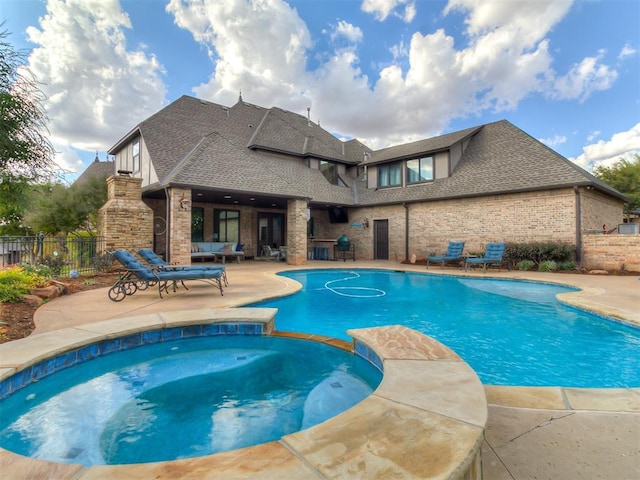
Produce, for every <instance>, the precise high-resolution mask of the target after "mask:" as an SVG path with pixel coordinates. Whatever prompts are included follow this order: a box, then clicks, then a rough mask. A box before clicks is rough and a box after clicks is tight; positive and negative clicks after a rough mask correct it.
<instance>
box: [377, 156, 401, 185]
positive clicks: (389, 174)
mask: <svg viewBox="0 0 640 480" xmlns="http://www.w3.org/2000/svg"><path fill="white" fill-rule="evenodd" d="M398 185H402V164H401V163H400V162H396V163H389V164H387V165H380V166H378V186H379V187H396V186H398Z"/></svg>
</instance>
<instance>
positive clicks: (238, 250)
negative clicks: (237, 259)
mask: <svg viewBox="0 0 640 480" xmlns="http://www.w3.org/2000/svg"><path fill="white" fill-rule="evenodd" d="M243 248H244V243H239V244H238V245H237V246H236V252H241V251H242V249H243Z"/></svg>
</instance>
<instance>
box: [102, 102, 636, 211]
mask: <svg viewBox="0 0 640 480" xmlns="http://www.w3.org/2000/svg"><path fill="white" fill-rule="evenodd" d="M136 135H141V136H142V137H143V138H144V141H145V145H146V147H147V149H148V152H149V155H150V157H151V159H152V160H153V168H154V169H155V172H156V174H157V176H158V179H159V181H158V183H157V184H155V185H151V186H147V187H145V190H146V191H152V190H157V189H161V188H163V187H166V186H170V185H175V186H186V187H193V188H198V187H199V188H204V189H225V190H229V191H237V192H246V193H251V192H254V193H263V194H267V195H272V196H278V197H291V198H309V199H310V200H311V201H313V202H318V203H326V204H342V205H347V206H348V205H375V204H381V205H382V204H389V203H401V202H418V201H431V200H441V199H448V198H462V197H474V196H482V195H491V194H502V193H513V192H521V191H530V190H545V189H554V188H566V187H570V186H586V185H593V186H595V187H596V188H597V189H599V190H601V191H603V192H605V193H607V194H609V195H612V196H614V197H617V198H620V199H623V200H626V198H625V197H624V196H623V195H622V194H621V193H620V192H618V191H616V190H615V189H613V188H611V187H609V186H608V185H606V184H605V183H603V182H601V181H600V180H598V179H597V178H595V177H594V176H593V175H591V174H589V173H588V172H586V171H585V170H583V169H581V168H580V167H578V166H577V165H575V164H573V163H572V162H570V161H569V160H567V159H566V158H564V157H562V156H561V155H559V154H558V153H556V152H555V151H553V150H551V149H550V148H548V147H547V146H545V145H544V144H542V143H541V142H539V141H538V140H536V139H534V138H532V137H531V136H529V135H528V134H526V133H525V132H523V131H522V130H520V129H518V128H517V127H515V126H514V125H512V124H511V123H509V122H508V121H506V120H501V121H498V122H495V123H490V124H486V125H480V126H477V127H472V128H467V129H464V130H460V131H458V132H452V133H448V134H445V135H440V136H438V137H433V138H428V139H424V140H419V141H417V142H411V143H407V144H404V145H398V146H394V147H389V148H384V149H381V150H377V151H373V150H371V149H369V148H368V147H366V146H365V145H364V144H362V143H361V142H359V141H358V140H349V141H341V140H340V139H338V138H336V137H335V136H333V135H332V134H330V133H329V132H327V131H326V130H324V129H323V128H321V127H320V126H319V125H317V124H314V123H312V122H310V121H309V120H308V119H307V118H305V117H304V116H302V115H298V114H295V113H292V112H288V111H286V110H282V109H280V108H275V107H274V108H270V109H265V108H262V107H259V106H256V105H252V104H249V103H246V102H244V101H242V99H240V100H239V101H238V102H237V103H236V104H235V105H234V106H232V107H225V106H222V105H218V104H215V103H211V102H207V101H204V100H199V99H197V98H194V97H189V96H183V97H180V98H179V99H178V100H176V101H175V102H173V103H171V104H169V105H168V106H167V107H165V108H163V109H162V110H160V111H159V112H157V113H156V114H154V115H152V116H151V117H149V118H148V119H146V120H144V121H143V122H142V123H140V124H139V125H138V126H137V127H136V128H134V129H133V130H131V131H130V132H129V133H128V134H127V135H126V136H125V137H123V139H121V140H120V141H119V142H118V143H117V144H116V145H115V146H114V147H112V148H111V149H110V150H109V152H108V153H110V154H113V153H116V152H117V151H118V150H119V149H120V148H121V147H122V146H124V145H126V144H127V143H128V142H129V141H130V140H131V139H132V138H133V137H135V136H136ZM462 141H466V142H465V143H466V148H465V150H464V152H463V153H462V156H461V158H460V160H459V161H458V162H457V164H456V167H455V169H454V171H453V172H452V174H451V176H450V177H447V178H441V179H437V180H435V181H433V182H428V183H423V184H416V185H410V186H406V187H397V188H383V189H368V188H366V184H365V182H361V181H355V180H352V179H351V178H350V176H347V178H345V177H344V176H342V177H341V178H342V179H343V180H344V181H345V182H346V183H347V187H344V186H337V185H331V184H330V183H329V182H327V180H326V179H325V178H324V176H323V175H322V173H321V172H320V171H319V170H317V169H312V168H309V167H308V165H307V163H306V162H305V161H304V159H305V158H309V157H312V158H319V159H327V160H331V161H336V162H339V163H343V164H346V165H351V166H356V165H376V164H379V163H382V162H390V161H395V160H403V159H407V158H411V157H414V156H416V155H422V154H429V153H435V152H438V151H445V150H447V149H449V148H450V147H452V146H453V145H455V144H458V143H460V142H462ZM365 152H366V153H367V154H368V158H367V156H366V155H364V153H365Z"/></svg>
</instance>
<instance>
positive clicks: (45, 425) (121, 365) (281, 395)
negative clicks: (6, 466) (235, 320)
mask: <svg viewBox="0 0 640 480" xmlns="http://www.w3.org/2000/svg"><path fill="white" fill-rule="evenodd" d="M301 367H302V368H301ZM381 378H382V374H381V373H380V372H379V371H378V370H377V369H376V368H374V367H373V366H372V365H371V364H369V363H368V362H366V361H365V360H363V359H362V358H360V357H357V356H355V355H352V354H350V353H348V352H345V351H342V350H339V349H336V348H333V347H330V346H327V345H323V344H320V343H317V342H310V341H304V340H294V339H285V338H273V337H263V336H256V335H254V336H241V335H234V336H228V335H220V336H211V337H204V338H202V337H201V338H189V339H184V340H177V341H170V342H166V343H157V344H153V345H146V346H143V347H138V348H132V349H129V350H124V351H120V352H117V353H112V354H109V355H105V356H102V357H99V358H97V359H94V360H91V361H87V362H83V363H80V364H78V365H76V366H74V367H72V368H68V369H66V370H62V371H60V372H57V373H54V374H52V375H50V376H47V377H45V378H44V379H42V380H40V381H38V382H35V383H31V384H29V385H28V386H26V387H24V388H22V389H20V390H18V391H17V392H15V393H13V394H12V395H9V396H8V397H6V398H5V399H4V400H2V401H1V402H0V412H1V413H2V414H1V415H0V446H1V447H2V448H4V449H6V450H9V451H12V452H15V453H18V454H22V455H26V456H29V457H33V458H39V459H45V460H51V461H57V462H70V463H79V464H83V465H87V466H90V465H100V464H130V463H144V462H153V461H161V460H174V459H179V458H188V457H195V456H201V455H207V454H211V453H216V452H221V451H226V450H233V449H237V448H241V447H246V446H249V445H255V444H258V443H263V442H267V441H272V440H276V439H279V438H281V437H282V436H283V435H285V434H288V433H292V432H295V431H298V430H300V429H303V428H307V427H310V426H312V425H315V424H317V423H320V422H322V421H324V420H326V419H328V418H330V417H332V416H335V415H337V414H338V413H340V412H342V411H344V410H346V409H348V408H350V407H351V406H353V405H355V404H356V403H358V402H359V401H361V400H362V399H364V398H365V397H366V396H368V395H369V394H370V393H371V392H372V391H373V390H374V389H375V388H376V387H377V385H378V383H379V382H380V380H381Z"/></svg>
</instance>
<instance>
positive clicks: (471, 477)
mask: <svg viewBox="0 0 640 480" xmlns="http://www.w3.org/2000/svg"><path fill="white" fill-rule="evenodd" d="M275 314H276V309H272V308H253V309H252V308H243V309H233V308H231V309H218V308H216V309H201V310H190V311H174V312H166V313H155V314H147V315H140V316H131V317H124V318H119V319H115V320H109V321H103V322H96V323H91V324H86V325H80V326H77V327H69V328H65V329H61V330H57V331H53V332H49V333H43V334H40V335H35V336H32V337H27V338H24V339H21V340H17V341H15V342H9V343H6V344H2V345H0V381H2V380H6V379H7V378H10V377H12V376H13V375H14V374H15V373H17V372H19V371H23V370H25V369H27V368H29V367H31V366H33V365H36V364H38V363H39V362H42V361H43V360H45V359H48V358H51V357H56V356H58V355H60V354H63V353H65V352H68V351H70V350H76V349H79V348H82V347H83V346H86V345H88V344H92V343H96V342H103V341H108V340H110V339H114V338H119V337H122V336H127V335H134V334H137V333H141V332H145V331H149V330H157V329H170V328H176V327H187V326H190V325H209V324H215V323H226V324H230V323H237V324H239V325H242V324H243V323H251V324H255V323H261V324H262V329H261V330H262V332H263V334H273V335H279V336H288V337H293V338H304V339H307V340H313V341H319V342H323V343H327V344H331V345H333V346H336V347H339V348H343V349H346V350H350V351H354V352H355V353H356V354H358V355H361V356H363V357H365V358H368V359H369V360H370V361H371V362H372V363H374V364H378V365H380V364H381V365H382V366H383V369H384V375H383V379H382V382H381V383H380V385H379V386H378V388H377V389H376V390H375V391H374V392H373V393H372V394H371V395H370V396H369V397H367V398H366V399H365V400H363V401H362V402H360V403H358V404H357V405H355V406H354V407H352V408H351V409H349V410H347V411H345V412H343V413H342V414H340V415H338V416H336V417H333V418H331V419H329V420H327V421H326V422H323V423H321V424H319V425H316V426H314V427H312V428H309V429H306V430H301V431H299V432H295V433H292V434H289V435H285V436H284V437H282V438H281V439H280V440H279V441H273V442H268V443H265V444H261V445H256V446H253V447H247V448H243V449H239V450H233V451H230V452H224V453H218V454H214V455H208V456H204V457H197V458H190V459H184V460H176V461H169V462H156V463H146V464H134V465H113V466H104V465H101V466H94V467H84V466H81V465H77V464H64V463H55V462H48V461H42V460H35V459H31V458H28V457H24V456H21V455H17V454H14V453H12V452H9V451H6V450H3V449H0V471H2V473H3V476H5V477H6V478H56V479H74V480H89V479H97V478H127V479H147V478H177V477H179V478H185V477H188V478H191V479H200V478H203V479H204V478H213V477H220V476H222V477H224V478H247V477H252V478H264V479H274V480H275V479H278V480H279V479H281V478H309V477H313V478H354V479H358V478H362V479H370V478H383V477H385V478H425V477H428V478H438V479H460V480H463V479H464V480H475V479H479V478H481V461H480V447H481V444H482V441H483V433H484V429H485V426H486V422H487V402H486V398H485V390H484V387H483V385H482V384H481V382H480V380H479V378H478V377H477V375H476V374H475V372H474V371H473V370H472V369H471V368H470V367H469V366H468V365H467V364H466V363H465V362H464V361H463V360H462V359H461V358H460V357H459V356H458V355H456V353H455V352H453V351H452V350H450V349H449V348H447V347H446V346H444V345H442V344H440V343H439V342H437V341H436V340H434V339H432V338H430V337H427V336H425V335H423V334H421V333H419V332H416V331H414V330H411V329H409V328H407V327H404V326H400V325H392V326H386V327H375V328H364V329H357V330H350V331H348V334H349V335H350V336H351V337H352V339H353V342H352V343H348V342H345V341H343V340H338V339H331V338H327V337H321V336H318V335H304V334H297V333H290V334H289V333H283V332H274V317H275Z"/></svg>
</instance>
